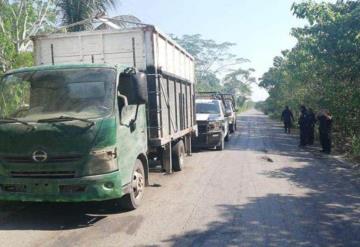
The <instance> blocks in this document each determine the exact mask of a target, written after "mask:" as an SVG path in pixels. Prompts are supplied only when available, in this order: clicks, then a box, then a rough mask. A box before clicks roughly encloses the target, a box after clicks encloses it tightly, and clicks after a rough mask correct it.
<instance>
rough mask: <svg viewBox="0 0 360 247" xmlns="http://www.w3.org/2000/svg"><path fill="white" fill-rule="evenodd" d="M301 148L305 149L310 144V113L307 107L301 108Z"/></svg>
mask: <svg viewBox="0 0 360 247" xmlns="http://www.w3.org/2000/svg"><path fill="white" fill-rule="evenodd" d="M298 123H299V127H300V145H299V146H300V147H305V146H306V144H307V142H308V113H307V109H306V107H305V106H303V105H302V106H300V117H299V122H298Z"/></svg>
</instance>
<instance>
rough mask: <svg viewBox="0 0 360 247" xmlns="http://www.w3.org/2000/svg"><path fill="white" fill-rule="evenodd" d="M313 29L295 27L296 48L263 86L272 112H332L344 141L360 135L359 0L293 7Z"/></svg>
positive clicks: (281, 59)
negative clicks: (289, 108) (302, 107)
mask: <svg viewBox="0 0 360 247" xmlns="http://www.w3.org/2000/svg"><path fill="white" fill-rule="evenodd" d="M292 11H293V14H294V15H295V16H297V17H298V18H302V19H306V20H307V21H308V25H306V26H305V27H302V28H294V29H293V30H292V35H293V36H294V37H295V38H296V39H297V44H296V46H295V47H294V48H293V49H291V50H289V51H284V52H282V55H281V56H279V57H276V58H275V59H274V64H273V67H272V68H270V69H269V71H267V72H266V73H265V74H264V75H263V77H262V79H261V83H260V85H261V86H262V87H264V88H266V89H268V90H269V94H270V97H269V99H268V100H267V101H266V108H267V111H270V112H278V111H280V110H281V108H282V107H284V105H290V106H292V107H293V108H298V106H299V105H300V104H305V105H308V106H309V107H313V108H315V109H321V108H326V109H329V110H330V111H331V112H332V113H333V115H334V119H335V126H336V129H337V130H338V131H340V133H341V136H343V137H349V136H350V137H356V138H359V136H360V107H359V106H360V2H359V1H345V0H342V1H337V2H335V3H325V2H323V3H316V2H314V1H307V2H303V3H298V4H293V6H292Z"/></svg>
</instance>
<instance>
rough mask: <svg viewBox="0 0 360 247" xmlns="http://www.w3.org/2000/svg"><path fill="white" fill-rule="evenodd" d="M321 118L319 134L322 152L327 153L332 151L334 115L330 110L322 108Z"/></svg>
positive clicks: (319, 115) (319, 116)
mask: <svg viewBox="0 0 360 247" xmlns="http://www.w3.org/2000/svg"><path fill="white" fill-rule="evenodd" d="M318 120H319V134H320V144H321V146H322V152H323V153H326V154H330V153H331V127H332V116H331V114H330V112H329V111H328V110H322V111H321V112H320V113H319V114H318Z"/></svg>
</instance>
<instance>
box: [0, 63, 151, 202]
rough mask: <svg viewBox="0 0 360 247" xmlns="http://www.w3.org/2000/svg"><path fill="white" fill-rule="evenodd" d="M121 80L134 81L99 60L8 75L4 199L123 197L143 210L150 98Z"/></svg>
mask: <svg viewBox="0 0 360 247" xmlns="http://www.w3.org/2000/svg"><path fill="white" fill-rule="evenodd" d="M121 80H123V81H122V82H121V83H123V84H124V85H126V84H128V82H126V80H127V79H126V75H125V76H124V72H123V70H121V69H119V68H117V67H112V66H107V65H94V64H92V65H54V66H37V67H32V68H25V69H20V70H15V71H11V72H9V73H7V74H5V76H4V77H3V78H2V79H1V81H0V94H1V99H2V101H1V102H0V137H1V138H0V200H16V201H57V202H58V201H67V202H68V201H74V202H78V201H103V200H109V199H119V198H122V199H121V201H120V202H121V204H122V206H123V207H124V208H127V209H134V208H136V207H137V206H138V205H139V203H140V201H141V199H142V196H143V190H144V187H145V185H146V183H147V178H148V165H147V159H146V153H147V148H148V146H147V131H146V111H145V103H146V102H145V101H144V100H140V98H141V97H140V98H139V95H135V94H130V93H129V92H121V90H119V88H118V85H119V81H121ZM123 88H124V87H123ZM135 91H136V90H135ZM125 95H126V96H125ZM144 97H145V96H144Z"/></svg>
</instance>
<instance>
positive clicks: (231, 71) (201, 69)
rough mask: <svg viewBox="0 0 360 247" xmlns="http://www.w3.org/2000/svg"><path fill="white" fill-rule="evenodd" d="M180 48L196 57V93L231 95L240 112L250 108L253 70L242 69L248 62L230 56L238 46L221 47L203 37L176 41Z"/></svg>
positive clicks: (226, 43) (197, 36) (198, 35)
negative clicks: (232, 50) (210, 92)
mask: <svg viewBox="0 0 360 247" xmlns="http://www.w3.org/2000/svg"><path fill="white" fill-rule="evenodd" d="M172 38H173V39H175V40H176V41H177V42H178V43H179V44H180V45H181V46H183V47H184V48H185V49H186V50H187V51H188V52H189V53H190V54H192V55H193V56H194V57H195V61H196V66H195V70H196V71H195V73H196V87H197V91H200V92H204V91H207V92H208V91H217V92H224V93H231V94H234V95H235V96H236V99H237V105H238V107H239V109H245V108H248V107H250V106H251V104H250V103H249V101H248V98H249V96H250V95H251V88H250V85H251V83H255V81H256V80H255V78H254V77H253V76H252V74H253V72H254V70H253V69H244V68H243V67H242V65H243V64H244V63H248V62H249V60H247V59H244V58H241V57H239V56H237V55H236V54H233V53H232V52H231V48H232V47H233V46H235V45H236V44H234V43H231V42H223V43H218V42H216V41H214V40H211V39H204V38H203V37H202V36H201V35H200V34H195V35H184V36H182V37H176V36H174V35H172Z"/></svg>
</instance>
